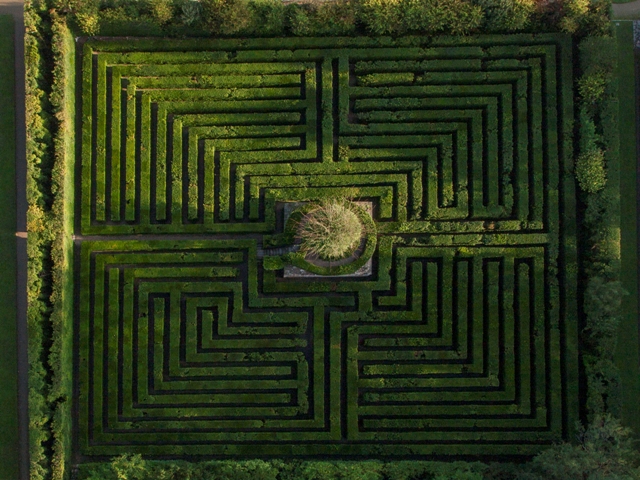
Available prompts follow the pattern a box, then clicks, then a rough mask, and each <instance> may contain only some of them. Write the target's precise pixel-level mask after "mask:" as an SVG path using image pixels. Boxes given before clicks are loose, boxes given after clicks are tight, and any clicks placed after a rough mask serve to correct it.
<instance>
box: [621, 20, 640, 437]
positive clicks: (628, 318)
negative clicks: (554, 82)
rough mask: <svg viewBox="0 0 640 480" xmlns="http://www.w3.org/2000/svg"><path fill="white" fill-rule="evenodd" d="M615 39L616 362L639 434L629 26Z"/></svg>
mask: <svg viewBox="0 0 640 480" xmlns="http://www.w3.org/2000/svg"><path fill="white" fill-rule="evenodd" d="M615 30H616V36H617V40H618V79H619V102H620V110H619V114H618V115H619V116H618V120H619V125H620V227H621V229H620V245H621V256H622V269H621V272H620V277H621V280H622V283H623V286H624V288H625V290H627V291H628V292H629V295H627V296H625V297H624V298H623V300H622V311H623V312H624V315H623V316H622V322H621V325H620V335H619V341H618V348H617V351H616V363H617V364H618V367H619V368H620V375H621V382H622V396H623V403H624V407H623V411H622V420H623V422H624V423H625V424H626V425H628V426H630V427H631V428H633V429H634V431H635V432H636V434H640V408H639V406H638V405H639V400H640V365H639V364H638V362H639V356H638V349H639V345H638V243H637V233H638V221H637V219H638V217H637V213H638V211H637V206H638V189H637V186H638V153H637V145H636V138H637V133H638V131H637V128H638V126H637V124H636V74H635V58H634V47H633V24H632V22H620V24H618V25H616V29H615Z"/></svg>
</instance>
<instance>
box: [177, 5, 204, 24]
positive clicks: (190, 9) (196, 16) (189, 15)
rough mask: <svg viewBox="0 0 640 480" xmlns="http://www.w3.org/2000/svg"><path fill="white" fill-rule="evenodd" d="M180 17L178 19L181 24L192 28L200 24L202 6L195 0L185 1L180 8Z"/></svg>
mask: <svg viewBox="0 0 640 480" xmlns="http://www.w3.org/2000/svg"><path fill="white" fill-rule="evenodd" d="M181 10H182V16H181V17H180V19H181V20H182V23H184V24H185V25H187V26H192V25H195V24H197V23H200V20H201V19H202V4H201V3H200V2H199V1H197V0H185V1H184V2H183V3H182V6H181Z"/></svg>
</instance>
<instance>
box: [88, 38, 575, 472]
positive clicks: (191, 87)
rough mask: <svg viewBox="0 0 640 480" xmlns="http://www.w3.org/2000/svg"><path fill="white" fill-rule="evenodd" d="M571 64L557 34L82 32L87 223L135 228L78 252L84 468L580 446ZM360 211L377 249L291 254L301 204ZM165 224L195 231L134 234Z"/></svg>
mask: <svg viewBox="0 0 640 480" xmlns="http://www.w3.org/2000/svg"><path fill="white" fill-rule="evenodd" d="M570 56H571V42H570V41H569V39H568V38H567V37H564V36H558V35H555V34H546V35H535V36H533V35H518V36H511V37H502V36H492V37H487V36H484V37H441V38H437V39H430V38H428V37H424V36H416V37H401V38H398V39H391V38H388V37H387V38H369V37H345V38H339V39H335V38H286V39H281V38H275V39H268V38H264V39H245V40H242V41H237V40H234V39H217V40H181V41H179V40H173V41H170V42H169V41H157V40H150V39H147V40H139V41H135V42H133V41H132V42H129V43H128V44H123V43H119V42H113V41H109V40H90V41H88V42H86V43H84V44H83V55H82V61H83V67H82V73H83V77H82V93H81V95H82V98H83V102H82V108H83V112H82V120H81V131H82V133H83V136H82V149H81V150H82V158H81V161H82V168H81V174H80V175H81V177H80V178H79V185H80V189H79V199H78V200H79V202H80V205H79V210H78V213H79V216H80V218H79V219H78V227H79V230H78V233H77V234H79V235H101V236H103V235H114V237H113V238H114V239H113V240H110V241H108V240H103V241H100V242H93V241H88V240H86V239H85V240H80V241H78V243H79V244H80V252H79V254H78V257H77V258H78V260H77V261H78V268H79V269H80V273H79V280H78V282H77V283H78V292H77V294H78V299H79V300H78V308H79V313H78V315H77V316H76V324H75V325H76V328H77V332H78V338H79V342H78V351H77V352H78V353H77V355H78V357H77V358H78V359H79V362H78V372H79V373H78V391H79V392H81V394H80V395H79V396H78V398H77V401H78V449H79V453H80V454H81V455H86V456H89V457H90V456H94V455H101V456H106V455H109V456H111V455H114V454H118V453H141V454H144V455H146V454H151V455H176V456H179V455H185V454H187V455H188V454H193V453H197V454H200V455H215V456H218V457H221V458H230V457H231V458H233V457H237V456H242V455H254V452H255V450H256V449H257V448H258V446H259V447H260V451H261V452H263V453H264V455H272V456H290V455H304V456H307V457H309V456H315V457H318V456H329V457H331V458H335V457H338V456H344V455H353V456H354V457H357V458H363V459H364V458H370V457H371V456H378V455H380V454H384V455H389V456H400V455H403V456H404V455H426V454H431V453H442V454H449V453H451V452H452V449H454V450H455V453H457V454H480V455H488V454H492V453H493V454H495V453H499V454H512V455H526V454H534V453H537V452H538V451H539V449H540V448H541V445H542V444H545V443H546V444H550V443H552V442H554V441H557V440H560V439H561V438H563V437H566V435H567V434H568V432H566V431H564V429H563V426H562V421H561V419H562V418H566V419H567V420H566V421H567V422H570V423H571V424H572V423H573V421H572V420H573V416H575V415H576V414H577V412H578V407H577V399H576V396H575V390H574V388H575V383H574V381H573V379H575V376H576V372H577V356H575V355H573V354H572V353H571V352H572V351H573V352H575V350H568V351H567V353H566V354H565V353H562V352H563V350H562V346H561V344H560V338H564V339H565V340H564V341H566V344H567V345H570V344H571V343H572V342H575V341H576V340H577V332H576V331H575V329H573V330H572V328H574V327H575V325H576V322H574V321H566V322H560V320H559V318H560V315H561V311H562V312H564V313H563V314H564V315H565V317H564V318H565V319H566V318H575V317H574V316H575V314H576V312H577V306H576V304H575V294H574V292H575V288H576V285H575V272H576V270H577V269H576V264H575V262H576V259H575V252H573V251H572V250H571V248H570V245H571V244H572V243H573V233H572V230H571V229H570V228H569V226H570V225H572V222H573V218H572V216H571V215H572V213H573V212H574V211H575V209H574V208H573V207H572V201H573V180H572V178H570V177H569V176H567V175H564V172H566V171H568V169H569V167H570V159H571V147H572V142H571V125H572V112H573V110H572V104H571V95H570V93H571V89H572V86H573V83H572V80H571V61H570V60H571V57H570ZM531 72H533V73H531ZM124 79H126V93H125V94H119V95H118V94H116V95H114V94H113V92H115V91H116V90H115V89H118V90H117V91H118V92H120V89H121V88H122V86H123V80H124ZM108 92H112V93H111V95H109V94H108ZM543 97H544V100H543ZM154 108H155V110H154ZM543 111H544V113H545V115H546V120H544V119H543ZM109 119H112V120H109ZM113 119H119V121H113ZM124 119H126V122H125V121H124ZM516 124H517V125H519V127H518V128H515V127H514V125H516ZM501 125H503V126H508V127H507V128H501V127H500V126H501ZM543 132H544V135H543ZM545 136H546V138H548V139H549V140H548V141H544V139H545ZM560 139H561V140H560ZM507 146H509V148H507ZM484 158H499V159H500V160H499V162H486V164H485V162H484V161H483V159H484ZM114 159H121V161H119V162H118V161H114ZM471 166H472V167H471ZM168 171H170V172H171V175H170V176H168V175H167V172H168ZM436 172H440V173H439V174H436ZM339 197H347V198H353V199H354V201H368V202H371V203H372V206H373V211H374V212H375V213H374V218H373V220H372V219H371V218H369V219H368V221H369V222H371V224H372V225H371V228H367V231H368V233H369V234H368V235H367V239H366V242H365V246H364V253H365V254H363V255H362V256H360V257H358V258H357V260H354V261H353V262H352V263H351V264H348V265H347V264H345V265H337V264H335V265H334V264H331V265H329V266H328V267H327V266H325V265H315V266H314V265H310V264H309V262H307V264H304V263H303V262H304V261H305V259H304V258H301V257H302V255H301V254H299V253H296V252H293V253H292V252H291V251H288V252H286V253H284V252H282V251H280V249H279V248H280V247H283V246H284V245H286V244H287V242H285V238H284V237H286V236H287V234H288V233H290V232H289V226H288V224H285V223H284V220H283V218H284V217H281V216H280V215H281V214H282V212H283V211H284V210H285V208H286V207H285V204H291V203H297V202H305V203H307V205H312V204H311V203H310V202H314V201H319V200H320V199H322V198H339ZM560 215H562V219H563V221H562V222H560V221H559V220H558V219H559V218H560ZM360 218H361V221H362V223H363V224H365V223H366V221H365V219H363V218H362V217H360ZM374 221H375V224H374ZM565 228H566V229H567V230H566V231H565ZM375 231H377V233H378V235H379V240H378V239H376V237H375V234H374V233H373V232H375ZM148 233H152V234H160V233H172V234H180V235H184V236H186V237H187V238H184V239H181V240H177V241H169V240H158V239H150V240H146V238H148V237H144V236H143V237H133V239H130V240H121V239H119V238H118V237H117V236H118V235H122V234H126V235H131V234H148ZM294 233H295V232H294ZM189 234H199V235H198V237H197V238H193V239H188V238H191V237H189ZM208 234H223V235H224V237H222V238H223V239H221V237H213V238H212V239H208V237H207V236H206V235H208ZM130 238H131V237H130ZM289 243H290V242H289ZM273 247H276V248H275V249H274V250H273V251H272V250H270V249H271V248H273ZM271 252H273V253H271ZM370 255H375V256H374V257H373V258H372V266H371V273H366V274H365V275H366V276H365V277H344V278H340V279H336V278H331V276H336V275H342V274H347V273H353V272H352V271H349V269H356V268H359V267H360V266H364V263H362V264H360V265H359V264H358V263H357V262H366V261H367V260H368V257H369V256H370ZM276 256H279V257H280V261H279V260H277V259H273V258H270V257H276ZM265 258H266V259H267V260H266V262H265ZM282 260H284V261H287V262H290V263H292V264H293V265H294V266H297V267H301V268H303V269H304V270H307V271H309V272H312V273H320V274H324V275H327V274H329V277H323V278H314V279H299V278H295V277H293V278H292V277H291V276H289V277H287V269H286V268H285V269H284V271H282V272H281V271H280V268H279V267H281V266H282V263H283V262H282ZM265 263H266V264H265ZM336 263H337V262H336ZM316 267H319V268H320V270H317V269H316ZM561 272H562V277H561V278H562V281H560V273H561ZM172 292H173V293H172ZM181 296H182V297H183V298H184V302H182V303H181V301H180V300H179V299H180V297H181ZM162 299H165V300H162ZM103 304H104V306H102V305H103ZM95 305H100V306H101V307H99V308H96V307H95ZM121 310H122V312H126V313H123V314H122V315H121V314H119V313H118V312H120V311H121ZM181 312H184V313H181ZM198 312H201V313H198ZM516 312H520V313H519V314H517V315H516ZM543 312H544V313H543ZM199 315H200V316H201V319H200V320H198V316H199ZM115 318H119V319H121V320H119V321H118V322H115V323H114V319H115ZM326 318H329V321H328V322H325V321H322V320H321V319H326ZM429 318H430V319H433V321H432V322H428V321H427V322H425V321H424V319H429ZM454 318H455V321H454ZM80 319H83V320H82V321H81V320H80ZM160 319H165V320H164V321H160ZM484 319H487V320H486V323H484V324H483V322H485V320H484ZM546 319H549V323H548V325H545V324H544V323H542V322H544V321H546ZM515 322H518V325H519V327H518V328H519V331H522V332H527V333H523V334H521V335H516V334H515V332H514V329H513V328H511V327H509V325H514V324H515ZM312 329H313V330H312ZM503 330H504V331H505V332H506V333H504V334H502V333H500V332H501V331H503ZM151 331H153V332H154V335H155V340H154V339H151V338H150V337H149V332H151ZM470 331H473V332H483V334H482V337H479V336H476V335H471V336H470V334H469V332H470ZM120 332H122V333H120ZM130 332H134V333H130ZM169 332H174V333H172V334H170V333H169ZM180 332H184V334H183V333H180ZM198 332H207V333H206V334H204V335H201V334H200V333H198ZM531 332H537V333H531ZM175 336H181V337H182V338H180V339H177V338H176V341H173V340H171V338H175ZM120 337H122V338H123V340H122V341H121V342H120V341H117V339H118V338H120ZM199 337H201V338H200V340H198V338H199ZM124 338H126V339H127V340H126V341H125V340H124ZM456 338H457V339H458V340H455V339H456ZM482 338H484V339H483V340H482ZM481 340H482V343H479V342H480V341H481ZM472 343H473V346H472V345H471V344H472ZM134 344H135V346H134ZM323 345H324V347H323ZM484 345H486V346H487V348H488V349H489V350H488V351H489V353H487V358H486V360H485V356H484V355H480V354H473V353H471V352H479V351H481V350H482V349H483V348H484ZM440 346H447V347H446V349H445V350H443V349H441V348H436V347H440ZM131 349H133V350H131ZM132 351H134V352H145V353H142V354H135V355H134V354H133V353H131V352H132ZM500 351H503V352H505V353H504V355H499V354H498V353H497V352H500ZM146 352H148V353H146ZM491 352H493V353H491ZM515 352H518V354H520V352H522V354H521V361H520V365H521V366H516V363H515V362H512V361H511V360H506V359H511V358H512V355H513V354H515ZM524 352H527V353H524ZM531 352H533V353H531ZM148 354H150V355H149V358H151V359H152V360H145V359H146V358H147V355H148ZM546 355H548V356H549V358H553V359H561V360H559V361H556V360H554V361H553V362H550V363H549V364H548V366H545V368H542V366H538V367H534V366H533V365H532V362H531V359H532V358H536V359H541V360H539V362H543V360H542V359H544V358H546ZM118 358H121V359H122V360H116V359H118ZM111 359H113V360H111ZM450 360H452V361H450ZM118 362H121V364H122V365H127V367H126V368H124V370H123V372H124V373H123V374H120V373H119V368H118V366H117V365H118ZM166 362H168V363H166ZM193 362H196V364H194V365H190V364H191V363H193ZM202 362H205V363H206V365H207V366H206V367H205V366H201V365H200V364H201V363H202ZM274 362H278V363H277V364H275V365H274V364H273V363H274ZM312 362H313V363H312ZM230 363H231V365H229V364H230ZM283 363H284V364H283ZM162 364H166V368H168V369H169V370H168V373H167V374H162V375H158V374H157V372H159V371H160V370H159V369H160V368H161V365H162ZM292 365H293V366H295V369H294V370H293V371H294V372H295V376H293V377H289V376H288V375H290V374H291V373H288V372H291V371H292V368H293V367H292ZM340 365H344V367H340ZM358 365H362V368H360V367H357V366H358ZM561 365H562V367H561ZM323 366H324V367H325V368H323ZM327 366H329V369H328V370H326V368H327ZM534 368H535V369H536V370H535V371H536V372H537V373H536V381H535V382H533V383H532V382H531V381H530V378H531V375H532V371H533V370H534ZM562 368H565V369H566V372H571V373H568V375H567V376H568V377H569V378H571V379H572V380H571V382H566V383H563V381H562V376H561V372H562V371H563V370H562ZM154 372H155V373H154ZM217 372H222V373H217ZM485 372H486V373H485ZM244 376H249V377H250V378H252V383H251V385H252V386H254V385H255V388H258V387H259V388H260V389H263V390H262V391H258V392H255V393H253V392H247V391H243V390H245V389H246V387H245V385H246V381H245V380H243V378H242V377H244ZM283 376H284V378H282V377H283ZM143 379H148V380H149V382H150V383H149V382H147V381H143ZM503 379H504V380H503ZM254 380H255V381H254ZM187 381H188V382H189V383H188V385H189V389H191V391H192V393H186V392H185V393H183V390H184V388H185V386H186V385H187V383H186V382H187ZM104 382H106V383H104ZM327 384H329V385H330V386H331V389H330V390H331V391H334V392H335V391H336V390H335V389H337V388H340V389H343V391H344V395H340V396H336V397H335V398H334V399H333V400H332V401H330V402H326V401H325V400H324V398H325V394H324V393H323V392H324V391H326V388H327V387H326V386H327ZM498 386H499V387H500V389H499V390H496V387H498ZM517 386H519V387H518V388H521V389H522V390H523V393H522V394H521V395H520V396H518V395H517V394H516V388H517ZM239 387H240V388H239ZM451 387H455V388H452V389H451V391H450V392H449V393H448V396H447V399H446V402H452V403H451V404H449V403H447V404H445V405H440V404H439V403H437V402H441V401H442V400H438V399H439V398H441V394H440V389H450V388H451ZM294 389H295V399H293V398H292V397H291V395H292V390H294ZM200 390H206V392H207V393H206V394H205V396H203V395H202V394H201V393H200ZM447 391H448V390H447ZM547 391H548V392H549V394H547V393H546V392H547ZM133 395H135V396H136V398H137V400H134V399H133ZM229 395H233V400H230V399H229V397H228V396H229ZM533 397H536V398H544V399H545V400H544V402H542V403H541V402H533V401H532V400H531V399H532V398H533ZM119 398H122V400H119ZM517 398H522V400H521V401H520V400H516V399H517ZM494 399H500V401H499V402H494V401H493V400H494ZM477 401H479V402H480V406H479V407H477V408H476V406H475V403H473V402H477ZM389 402H394V404H393V407H391V406H389V405H388V403H389ZM118 403H120V404H121V405H122V407H121V408H122V411H123V413H122V414H121V415H120V414H118V412H117V410H116V406H117V405H118ZM321 403H322V405H321ZM543 403H544V405H543ZM470 404H473V405H474V406H472V407H471V406H469V405H470ZM565 404H566V405H567V407H566V408H564V407H563V405H565ZM104 411H106V412H107V414H105V415H102V414H101V413H100V412H104ZM342 412H361V413H360V414H357V415H356V414H354V415H352V414H351V413H348V414H347V413H342ZM396 412H398V413H396ZM514 412H515V413H514ZM548 412H551V414H550V415H549V413H548ZM512 414H513V415H512ZM371 415H376V417H377V418H375V419H374V418H370V417H371ZM121 416H122V417H123V419H121V418H120V417H121ZM307 416H309V417H310V421H307V420H306V419H305V420H303V421H304V422H306V423H302V422H299V423H302V425H301V426H295V424H294V426H293V427H290V426H289V425H291V424H292V423H293V422H297V418H296V417H301V418H306V417H307ZM358 416H360V418H361V420H358ZM257 417H258V418H257ZM476 417H477V418H476ZM326 419H329V420H328V422H329V423H330V424H331V425H332V426H331V425H329V426H327V427H326V428H328V429H329V431H330V432H333V433H331V435H328V434H327V435H325V434H324V433H322V432H320V431H319V430H318V429H317V428H316V427H313V425H320V427H322V428H325V427H323V425H325V424H326V422H327V420H326ZM531 419H535V420H534V421H535V422H536V423H537V424H540V425H542V426H544V428H542V429H540V430H538V431H535V432H532V431H530V430H529V429H528V428H524V429H523V428H522V424H523V423H525V424H526V423H527V422H529V420H531ZM356 420H358V421H356ZM150 422H151V423H150ZM312 422H313V423H312ZM496 423H499V424H500V426H501V428H502V429H503V430H501V431H495V430H493V426H494V425H495V424H496ZM185 424H188V425H189V430H188V431H184V432H182V431H181V434H180V435H176V434H175V433H174V431H175V430H176V429H179V430H180V429H183V426H184V425H185ZM149 425H152V426H153V427H152V428H149V427H148V426H149ZM338 425H340V427H339V428H338ZM320 427H318V428H320ZM291 429H293V430H291ZM343 429H344V431H346V432H347V433H346V434H343V433H342V431H343ZM138 432H140V433H138ZM142 432H144V433H143V434H141V433H142ZM505 432H506V434H507V435H508V436H509V438H510V439H511V443H510V444H509V445H508V446H505V445H504V444H502V439H503V438H504V436H505ZM267 435H268V442H265V439H267ZM292 437H294V438H293V439H292ZM324 437H327V438H324ZM480 438H482V439H483V440H484V442H485V443H483V444H482V445H481V446H480V445H478V444H477V440H478V439H480ZM129 439H131V440H129ZM317 440H323V441H322V442H320V443H316V442H317ZM247 441H250V443H247ZM221 446H222V447H221ZM322 468H323V469H329V470H327V472H328V473H327V475H333V473H331V472H332V470H331V469H333V468H334V467H331V466H327V465H325V466H323V467H322ZM353 468H354V469H356V466H354V467H353ZM358 468H359V467H358ZM354 475H355V474H354Z"/></svg>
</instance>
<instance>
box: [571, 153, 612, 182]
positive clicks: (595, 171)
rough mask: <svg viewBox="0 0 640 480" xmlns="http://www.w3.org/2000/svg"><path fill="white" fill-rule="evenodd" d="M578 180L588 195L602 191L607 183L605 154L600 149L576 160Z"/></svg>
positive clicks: (582, 155)
mask: <svg viewBox="0 0 640 480" xmlns="http://www.w3.org/2000/svg"><path fill="white" fill-rule="evenodd" d="M576 178H577V179H578V183H579V184H580V188H581V189H582V190H583V191H585V192H587V193H596V192H599V191H600V190H602V189H603V188H604V186H605V184H606V182H607V173H606V171H605V169H604V152H603V151H602V150H600V149H598V148H592V149H591V150H588V151H586V152H584V153H582V154H581V155H580V156H579V157H578V158H577V160H576Z"/></svg>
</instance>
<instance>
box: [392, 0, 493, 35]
mask: <svg viewBox="0 0 640 480" xmlns="http://www.w3.org/2000/svg"><path fill="white" fill-rule="evenodd" d="M404 4H405V7H404V8H403V10H404V19H405V20H404V21H405V24H406V30H407V31H409V32H419V33H426V34H434V33H440V32H443V31H449V32H450V33H452V34H454V35H463V34H466V33H469V32H472V31H474V30H477V29H478V28H479V27H480V25H481V23H482V18H483V14H482V8H481V7H480V6H478V5H473V4H472V3H470V2H465V1H461V0H404Z"/></svg>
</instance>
